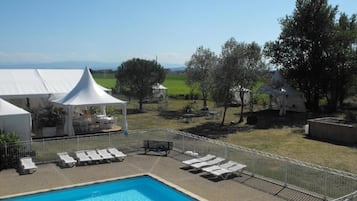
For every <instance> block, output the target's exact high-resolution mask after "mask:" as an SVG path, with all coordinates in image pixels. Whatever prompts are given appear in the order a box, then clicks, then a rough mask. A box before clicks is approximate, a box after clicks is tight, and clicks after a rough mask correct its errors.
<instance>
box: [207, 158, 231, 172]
mask: <svg viewBox="0 0 357 201" xmlns="http://www.w3.org/2000/svg"><path fill="white" fill-rule="evenodd" d="M237 164H238V163H236V162H234V161H228V162H226V163H224V164H221V165H212V166H208V167H204V168H202V170H203V171H205V172H212V171H214V170H219V169H222V168H229V167H232V166H234V165H237Z"/></svg>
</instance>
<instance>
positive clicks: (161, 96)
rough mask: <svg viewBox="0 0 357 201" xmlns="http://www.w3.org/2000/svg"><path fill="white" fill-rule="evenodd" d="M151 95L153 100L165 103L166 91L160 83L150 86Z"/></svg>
mask: <svg viewBox="0 0 357 201" xmlns="http://www.w3.org/2000/svg"><path fill="white" fill-rule="evenodd" d="M152 95H153V98H154V99H157V100H159V101H165V102H166V101H167V99H168V97H167V96H168V89H167V87H165V86H163V85H162V84H160V83H156V84H154V85H153V86H152Z"/></svg>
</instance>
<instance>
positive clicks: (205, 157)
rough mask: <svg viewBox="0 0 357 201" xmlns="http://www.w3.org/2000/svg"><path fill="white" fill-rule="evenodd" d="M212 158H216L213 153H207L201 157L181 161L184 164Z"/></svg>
mask: <svg viewBox="0 0 357 201" xmlns="http://www.w3.org/2000/svg"><path fill="white" fill-rule="evenodd" d="M214 158H216V156H215V155H211V154H207V155H206V156H203V157H201V158H193V159H189V160H185V161H182V163H183V164H185V165H192V164H194V163H200V162H203V161H208V160H212V159H214Z"/></svg>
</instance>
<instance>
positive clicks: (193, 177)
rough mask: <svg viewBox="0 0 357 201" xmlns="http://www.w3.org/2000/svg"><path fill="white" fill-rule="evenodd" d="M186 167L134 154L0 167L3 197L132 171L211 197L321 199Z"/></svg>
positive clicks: (246, 178)
mask: <svg viewBox="0 0 357 201" xmlns="http://www.w3.org/2000/svg"><path fill="white" fill-rule="evenodd" d="M170 155H172V154H171V153H170ZM183 167H184V165H183V164H182V163H181V162H180V161H179V160H176V159H175V156H171V157H162V156H155V155H141V154H131V155H129V156H128V157H126V159H125V160H124V161H123V162H113V163H103V164H96V165H87V166H78V167H74V168H65V169H62V168H60V167H58V166H57V165H56V164H54V163H49V164H40V165H38V169H37V171H36V172H35V173H33V174H30V175H19V173H18V172H17V171H16V170H15V169H7V170H2V171H0V197H2V196H8V195H13V194H22V193H26V192H32V191H39V190H45V189H53V188H59V187H62V186H71V185H78V184H81V183H88V182H95V181H99V180H107V179H112V178H118V177H126V176H130V175H138V174H151V175H154V176H157V177H159V178H162V179H164V180H166V181H168V182H169V183H172V184H174V185H175V186H178V187H180V188H182V189H185V190H186V191H189V192H191V193H193V194H195V195H198V196H199V197H202V198H204V199H206V200H211V201H223V200H224V201H236V200H240V201H248V200H249V201H250V200H255V201H267V200H272V201H279V200H285V199H287V200H319V199H315V198H314V197H311V196H307V195H305V194H302V193H299V192H296V191H292V190H290V189H287V188H284V187H281V186H278V185H275V184H271V183H269V182H266V181H263V180H259V179H256V178H253V177H250V176H248V175H244V174H243V175H242V176H240V177H235V178H231V179H228V180H217V179H212V178H209V177H208V176H207V175H206V174H205V173H203V172H192V171H190V170H187V169H185V168H183ZM293 198H295V199H293Z"/></svg>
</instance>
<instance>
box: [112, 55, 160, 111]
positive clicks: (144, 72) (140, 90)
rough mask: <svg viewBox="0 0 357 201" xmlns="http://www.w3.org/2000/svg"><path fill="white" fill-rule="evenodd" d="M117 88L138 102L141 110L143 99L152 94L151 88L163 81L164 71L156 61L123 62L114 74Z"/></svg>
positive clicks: (135, 60)
mask: <svg viewBox="0 0 357 201" xmlns="http://www.w3.org/2000/svg"><path fill="white" fill-rule="evenodd" d="M115 77H116V79H117V88H119V89H120V91H121V92H122V93H123V94H125V95H127V96H129V97H134V98H137V99H138V100H139V109H140V110H142V105H143V102H144V99H145V98H146V97H148V96H149V95H151V94H152V86H153V85H154V84H156V83H162V82H163V81H164V80H165V77H166V73H165V69H164V68H163V67H162V66H161V65H160V64H158V63H157V62H156V61H153V60H152V61H150V60H144V59H139V58H134V59H131V60H128V61H125V62H123V63H122V64H121V65H120V66H119V67H118V70H117V72H116V74H115Z"/></svg>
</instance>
